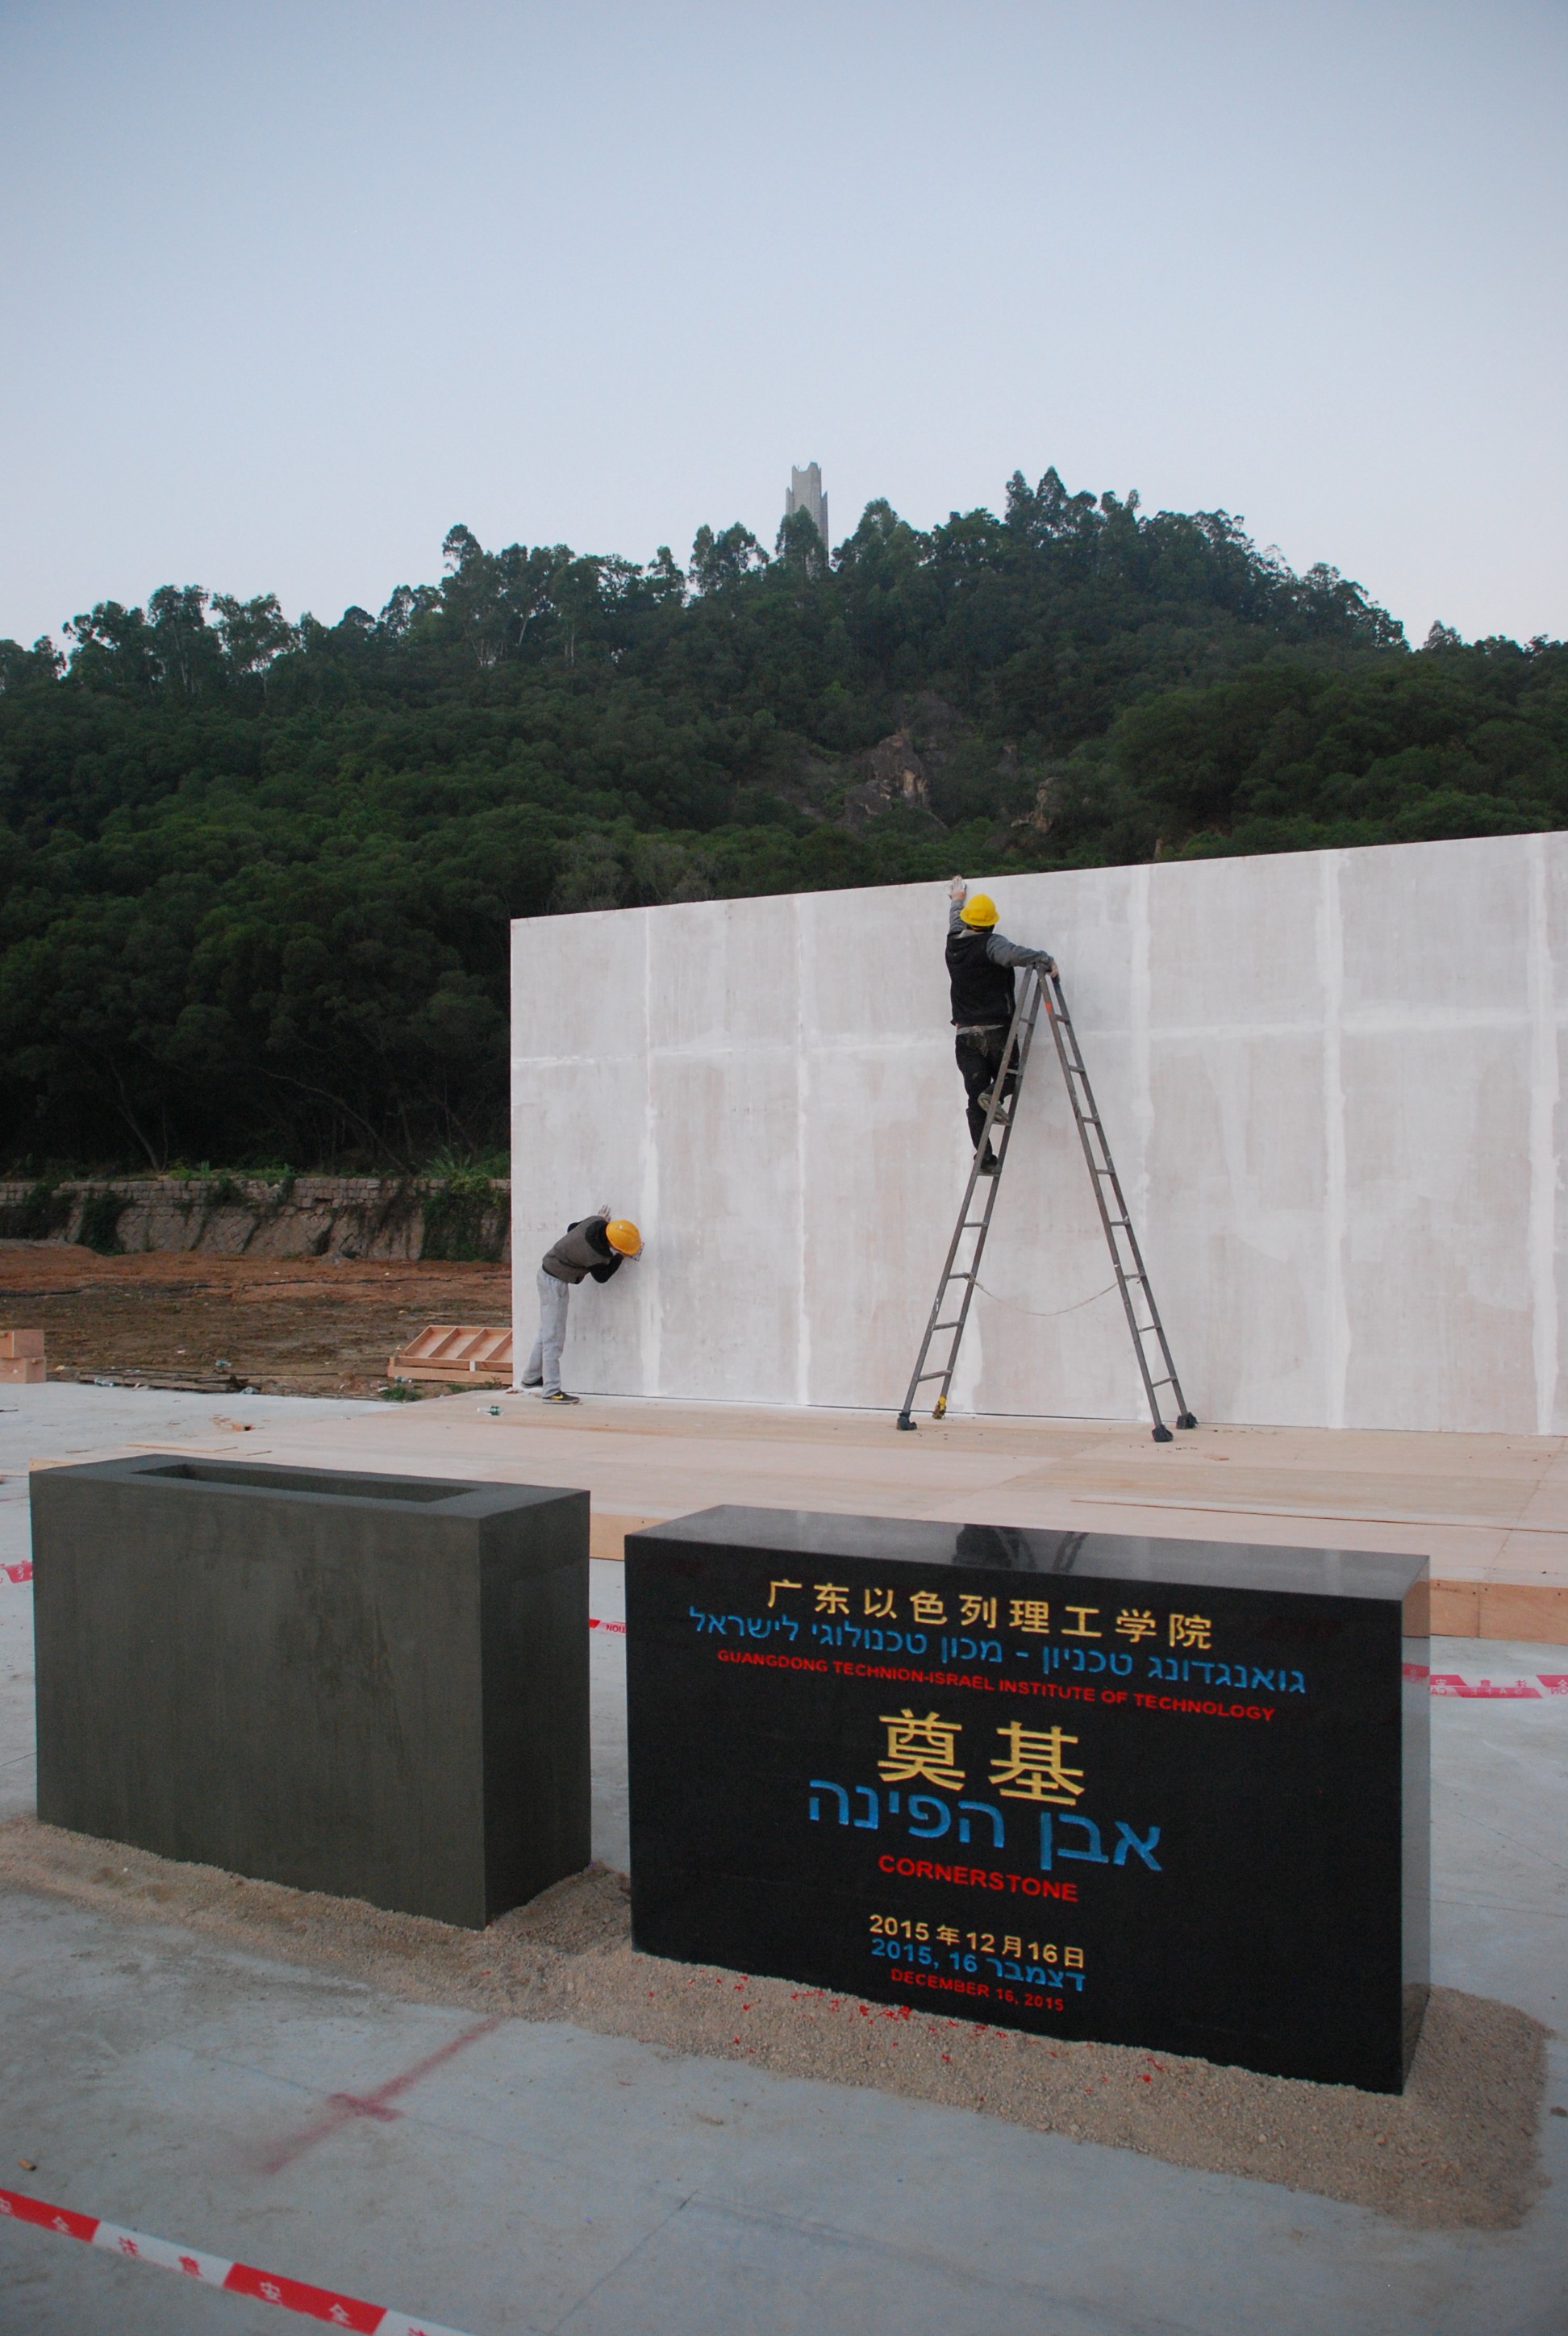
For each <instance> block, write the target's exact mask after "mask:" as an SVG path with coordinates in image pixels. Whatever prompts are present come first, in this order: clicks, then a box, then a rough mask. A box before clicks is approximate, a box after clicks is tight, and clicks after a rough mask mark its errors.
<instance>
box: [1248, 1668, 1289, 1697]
mask: <svg viewBox="0 0 1568 2336" xmlns="http://www.w3.org/2000/svg"><path fill="white" fill-rule="evenodd" d="M1246 1684H1247V1682H1246V1680H1245V1679H1242V1686H1243V1687H1245V1686H1246ZM1252 1685H1253V1687H1254V1688H1260V1687H1263V1688H1267V1689H1268V1690H1269V1693H1270V1694H1271V1695H1278V1694H1279V1692H1280V1689H1279V1673H1278V1672H1277V1671H1260V1670H1256V1669H1255V1670H1254V1671H1253V1673H1252Z"/></svg>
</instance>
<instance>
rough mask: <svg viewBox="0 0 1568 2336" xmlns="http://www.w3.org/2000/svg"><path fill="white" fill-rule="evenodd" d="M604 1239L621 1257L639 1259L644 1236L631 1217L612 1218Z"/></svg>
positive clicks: (606, 1228)
mask: <svg viewBox="0 0 1568 2336" xmlns="http://www.w3.org/2000/svg"><path fill="white" fill-rule="evenodd" d="M604 1237H605V1239H606V1241H608V1242H609V1245H610V1247H611V1249H613V1250H615V1251H617V1252H618V1255H620V1256H621V1257H637V1256H638V1254H639V1253H640V1251H641V1249H642V1235H641V1234H640V1233H639V1232H638V1229H637V1227H636V1226H635V1225H634V1224H633V1223H632V1221H631V1219H630V1218H629V1217H611V1219H610V1221H609V1224H608V1225H606V1227H605V1229H604Z"/></svg>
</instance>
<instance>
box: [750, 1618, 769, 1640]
mask: <svg viewBox="0 0 1568 2336" xmlns="http://www.w3.org/2000/svg"><path fill="white" fill-rule="evenodd" d="M745 1634H746V1637H747V1638H748V1639H769V1638H771V1637H772V1636H773V1624H772V1622H771V1621H769V1620H768V1618H767V1616H766V1615H765V1614H760V1615H759V1614H753V1615H750V1616H748V1618H747V1621H746V1626H745Z"/></svg>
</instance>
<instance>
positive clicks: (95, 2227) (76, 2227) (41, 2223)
mask: <svg viewBox="0 0 1568 2336" xmlns="http://www.w3.org/2000/svg"><path fill="white" fill-rule="evenodd" d="M492 2024H493V2023H492ZM0 2217H5V2218H8V2219H9V2220H11V2221H13V2222H17V2223H32V2224H36V2226H37V2227H38V2229H40V2230H43V2231H54V2232H55V2233H56V2234H58V2235H59V2236H60V2237H62V2238H66V2239H81V2240H82V2241H83V2243H84V2244H86V2245H88V2246H90V2247H102V2249H103V2250H104V2251H105V2253H109V2254H115V2255H122V2256H124V2257H125V2258H126V2260H127V2261H129V2262H131V2263H150V2264H151V2265H152V2267H153V2268H154V2269H155V2270H158V2271H172V2272H178V2273H180V2275H181V2276H182V2277H184V2278H186V2279H195V2280H200V2282H201V2283H202V2284H203V2286H206V2287H222V2288H227V2289H228V2291H229V2294H230V2295H252V2296H255V2297H256V2298H257V2299H258V2302H262V2303H275V2304H277V2305H278V2309H279V2310H280V2311H283V2312H297V2313H298V2314H299V2315H300V2317H301V2318H302V2319H305V2320H325V2321H326V2322H327V2324H328V2325H329V2326H330V2327H333V2328H353V2329H357V2330H360V2331H362V2336H461V2331H459V2330H457V2329H455V2328H442V2327H439V2326H438V2325H437V2324H436V2322H435V2321H433V2320H421V2319H413V2318H411V2317H410V2316H409V2314H408V2313H407V2312H394V2311H392V2310H391V2309H390V2308H389V2307H388V2306H387V2305H386V2304H385V2303H367V2302H365V2299H364V2297H363V2296H358V2295H344V2294H341V2293H340V2292H338V2290H337V2289H336V2288H333V2287H317V2286H314V2285H313V2284H312V2283H311V2282H310V2281H308V2280H303V2279H290V2278H288V2277H287V2275H286V2274H285V2273H282V2272H272V2271H262V2270H260V2269H258V2266H257V2265H256V2264H255V2263H230V2262H229V2259H228V2257H227V2256H225V2255H209V2254H207V2253H204V2252H203V2251H202V2249H200V2247H186V2246H181V2245H180V2244H177V2243H175V2242H172V2241H170V2240H169V2239H154V2238H149V2237H148V2235H147V2234H146V2233H145V2232H144V2231H127V2230H122V2228H121V2227H120V2225H119V2224H117V2223H106V2222H104V2221H102V2218H101V2217H100V2216H99V2215H96V2214H77V2213H76V2212H75V2211H74V2210H73V2208H72V2207H70V2206H51V2205H49V2204H48V2203H47V2202H46V2201H45V2200H44V2199H43V2198H29V2197H27V2196H26V2195H24V2193H23V2192H21V2191H20V2190H0Z"/></svg>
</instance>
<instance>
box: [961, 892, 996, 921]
mask: <svg viewBox="0 0 1568 2336" xmlns="http://www.w3.org/2000/svg"><path fill="white" fill-rule="evenodd" d="M996 921H997V904H996V902H995V901H994V900H992V898H991V896H990V894H989V892H977V893H976V894H975V896H974V898H973V900H966V901H965V902H964V905H963V907H962V908H961V909H960V910H959V923H960V924H964V925H994V924H995V923H996Z"/></svg>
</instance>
